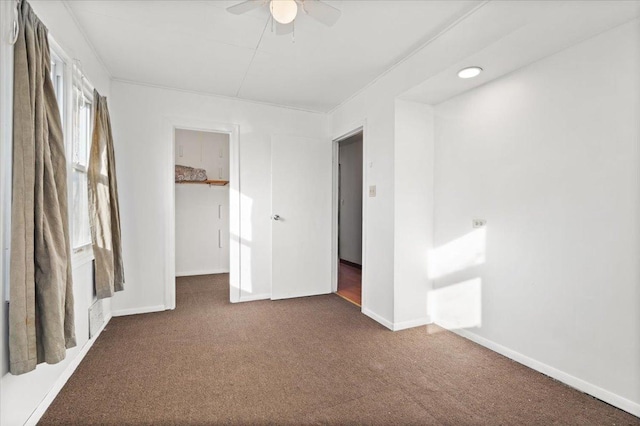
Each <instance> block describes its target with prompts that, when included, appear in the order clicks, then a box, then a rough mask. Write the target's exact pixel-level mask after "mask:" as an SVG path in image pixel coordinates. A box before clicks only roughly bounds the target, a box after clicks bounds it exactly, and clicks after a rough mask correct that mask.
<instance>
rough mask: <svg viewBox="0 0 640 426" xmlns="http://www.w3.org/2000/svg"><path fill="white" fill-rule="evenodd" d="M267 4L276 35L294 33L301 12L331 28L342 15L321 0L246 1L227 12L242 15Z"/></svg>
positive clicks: (228, 9)
mask: <svg viewBox="0 0 640 426" xmlns="http://www.w3.org/2000/svg"><path fill="white" fill-rule="evenodd" d="M267 4H268V5H269V12H270V13H271V16H272V17H273V19H274V21H276V22H277V23H278V26H277V28H276V34H288V33H290V32H292V31H293V21H294V20H295V19H296V16H297V15H298V12H299V11H302V12H303V13H304V14H306V15H309V16H311V17H312V18H315V19H316V20H317V21H319V22H321V23H323V24H325V25H327V26H329V27H331V26H333V25H334V24H335V23H336V22H337V21H338V19H339V18H340V15H341V14H342V12H340V10H338V9H336V8H335V7H333V6H331V5H329V4H327V3H324V2H322V1H320V0H246V1H243V2H242V3H239V4H236V5H234V6H230V7H228V8H227V11H229V12H230V13H233V14H234V15H241V14H243V13H247V12H250V11H252V10H254V9H258V8H260V7H263V6H266V5H267Z"/></svg>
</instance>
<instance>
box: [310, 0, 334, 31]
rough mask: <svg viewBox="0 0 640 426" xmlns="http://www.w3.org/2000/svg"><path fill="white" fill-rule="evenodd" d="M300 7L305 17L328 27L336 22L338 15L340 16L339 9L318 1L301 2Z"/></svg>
mask: <svg viewBox="0 0 640 426" xmlns="http://www.w3.org/2000/svg"><path fill="white" fill-rule="evenodd" d="M302 7H303V9H304V11H305V12H306V13H307V15H309V16H311V17H312V18H315V19H317V20H318V21H320V22H322V23H323V24H325V25H327V26H329V27H331V26H333V25H334V24H335V23H336V22H338V19H340V15H342V12H341V11H340V10H339V9H336V8H335V7H333V6H331V5H328V4H327V3H323V2H321V1H320V0H302Z"/></svg>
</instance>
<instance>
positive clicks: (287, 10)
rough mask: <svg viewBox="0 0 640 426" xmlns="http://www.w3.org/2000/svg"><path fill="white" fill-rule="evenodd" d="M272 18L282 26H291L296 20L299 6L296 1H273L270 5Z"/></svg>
mask: <svg viewBox="0 0 640 426" xmlns="http://www.w3.org/2000/svg"><path fill="white" fill-rule="evenodd" d="M269 10H270V11H271V16H273V19H275V20H276V21H277V22H279V23H281V24H289V23H291V22H293V20H294V19H296V15H297V14H298V4H297V3H296V0H271V2H270V3H269Z"/></svg>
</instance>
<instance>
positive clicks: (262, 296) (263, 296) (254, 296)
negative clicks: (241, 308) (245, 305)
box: [238, 293, 271, 302]
mask: <svg viewBox="0 0 640 426" xmlns="http://www.w3.org/2000/svg"><path fill="white" fill-rule="evenodd" d="M269 299H271V295H270V294H268V293H263V294H251V295H247V296H240V299H239V300H238V302H254V301H256V300H269Z"/></svg>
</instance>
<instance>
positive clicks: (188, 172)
mask: <svg viewBox="0 0 640 426" xmlns="http://www.w3.org/2000/svg"><path fill="white" fill-rule="evenodd" d="M189 180H191V181H193V180H195V181H204V180H207V171H206V170H205V169H196V168H195V167H189V166H180V165H178V164H176V182H184V181H189Z"/></svg>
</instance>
